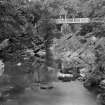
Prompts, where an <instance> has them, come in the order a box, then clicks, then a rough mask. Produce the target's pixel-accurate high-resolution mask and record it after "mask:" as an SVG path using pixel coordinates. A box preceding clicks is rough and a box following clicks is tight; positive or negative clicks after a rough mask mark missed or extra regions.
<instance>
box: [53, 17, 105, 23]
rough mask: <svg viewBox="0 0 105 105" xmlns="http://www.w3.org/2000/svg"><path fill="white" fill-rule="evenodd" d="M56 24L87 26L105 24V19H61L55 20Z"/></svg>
mask: <svg viewBox="0 0 105 105" xmlns="http://www.w3.org/2000/svg"><path fill="white" fill-rule="evenodd" d="M55 21H56V24H83V23H84V24H86V23H92V22H93V23H105V19H96V18H93V19H90V18H59V19H55Z"/></svg>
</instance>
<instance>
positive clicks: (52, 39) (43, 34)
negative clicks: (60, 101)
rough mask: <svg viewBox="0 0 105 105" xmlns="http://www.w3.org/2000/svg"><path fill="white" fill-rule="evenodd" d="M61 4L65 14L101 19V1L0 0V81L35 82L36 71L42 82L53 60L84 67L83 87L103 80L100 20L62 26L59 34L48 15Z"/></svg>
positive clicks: (104, 27) (104, 6)
mask: <svg viewBox="0 0 105 105" xmlns="http://www.w3.org/2000/svg"><path fill="white" fill-rule="evenodd" d="M62 8H64V9H65V10H66V11H67V17H68V18H77V17H79V18H85V17H88V18H90V19H93V18H94V19H97V20H99V19H100V20H102V19H103V20H104V15H105V0H32V1H31V2H29V1H28V0H0V59H1V60H3V62H4V64H5V70H4V74H3V75H2V76H1V80H0V82H1V83H4V82H6V83H8V84H10V85H12V86H13V87H15V88H16V87H18V88H19V89H20V88H22V89H23V90H24V89H25V87H28V86H30V85H31V83H32V82H35V80H36V81H38V82H39V80H37V79H36V73H39V75H41V77H40V78H41V81H47V82H48V81H49V80H51V74H49V70H48V68H49V67H53V68H54V67H55V63H56V62H57V63H58V64H59V61H60V63H61V62H62V64H63V67H64V69H65V68H71V67H75V66H76V67H77V68H86V69H89V72H90V73H89V75H88V76H87V80H86V81H85V83H84V84H85V87H86V88H89V89H90V87H91V85H90V84H91V82H92V81H95V83H96V84H95V85H97V86H98V85H99V83H100V81H101V80H104V79H105V78H104V69H105V64H104V62H105V54H104V52H105V35H104V34H105V24H104V22H99V23H96V22H92V23H89V24H76V25H74V24H72V25H70V26H66V25H65V26H63V32H62V33H61V32H59V30H58V29H57V27H56V24H55V22H54V21H53V19H55V18H57V17H58V13H59V12H60V10H61V9H62ZM103 20H102V21H103ZM51 48H52V49H51ZM40 53H44V54H40ZM55 69H56V67H55ZM33 74H34V75H33ZM93 75H94V76H93ZM92 77H94V78H92ZM6 78H8V79H9V81H7V79H6ZM97 79H98V80H97ZM20 81H21V83H20ZM23 84H24V85H23ZM88 84H89V85H88Z"/></svg>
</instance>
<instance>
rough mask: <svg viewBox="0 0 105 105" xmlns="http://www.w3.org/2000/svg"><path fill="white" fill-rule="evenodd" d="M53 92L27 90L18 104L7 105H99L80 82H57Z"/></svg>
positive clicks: (10, 103) (9, 103) (9, 104)
mask: <svg viewBox="0 0 105 105" xmlns="http://www.w3.org/2000/svg"><path fill="white" fill-rule="evenodd" d="M53 85H54V88H53V89H51V90H41V89H37V88H36V89H35V90H34V91H31V90H27V91H26V93H25V94H24V95H22V96H21V98H20V99H19V100H18V103H14V104H13V103H12V102H8V103H7V104H5V105H15V104H16V105H97V103H96V99H95V97H94V95H93V94H91V93H90V92H89V91H88V90H86V89H85V88H84V87H83V86H82V83H81V82H79V81H74V82H55V83H53Z"/></svg>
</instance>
